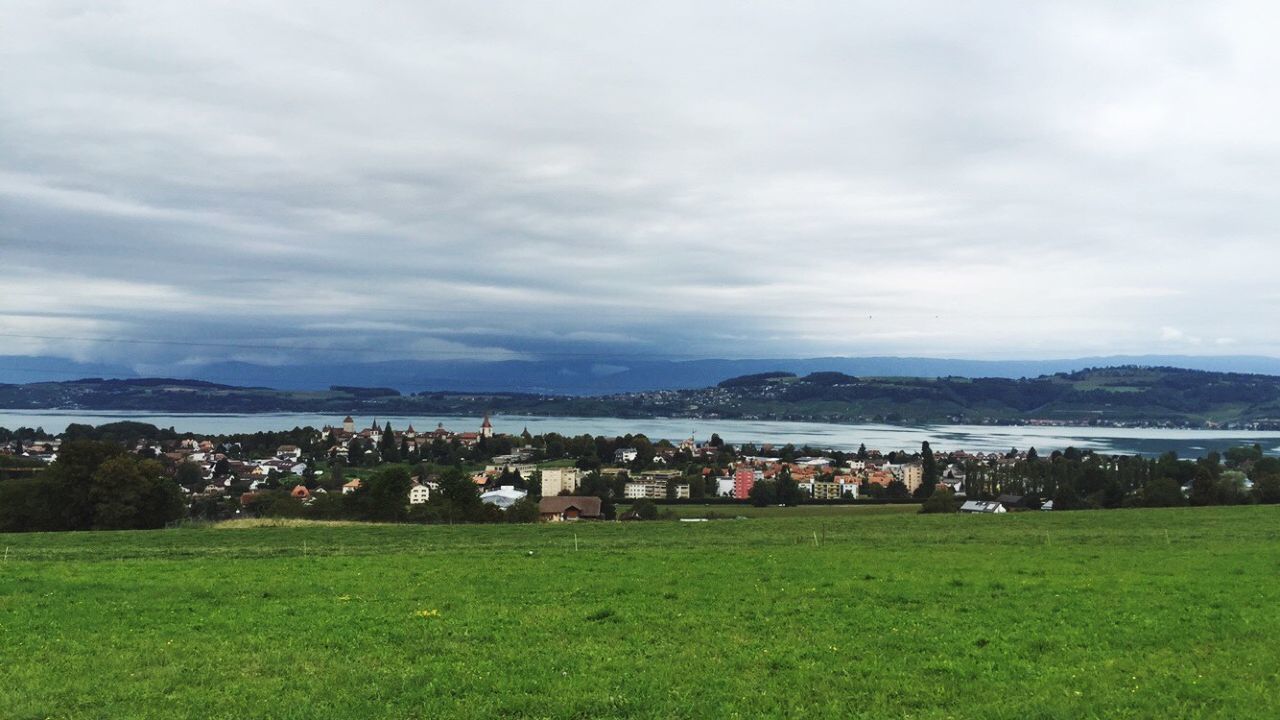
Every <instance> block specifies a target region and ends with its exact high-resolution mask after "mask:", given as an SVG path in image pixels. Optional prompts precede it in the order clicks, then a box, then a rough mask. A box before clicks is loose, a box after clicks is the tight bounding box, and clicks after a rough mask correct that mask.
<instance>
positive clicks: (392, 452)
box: [379, 420, 400, 463]
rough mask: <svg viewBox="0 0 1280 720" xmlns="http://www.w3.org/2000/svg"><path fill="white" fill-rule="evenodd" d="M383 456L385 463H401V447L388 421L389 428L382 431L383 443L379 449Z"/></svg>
mask: <svg viewBox="0 0 1280 720" xmlns="http://www.w3.org/2000/svg"><path fill="white" fill-rule="evenodd" d="M379 450H381V451H382V452H381V454H382V461H383V462H390V463H395V462H400V445H399V444H398V443H397V442H396V434H395V432H394V431H392V429H391V421H389V420H388V421H387V427H386V428H384V429H383V431H382V443H381V446H380V447H379Z"/></svg>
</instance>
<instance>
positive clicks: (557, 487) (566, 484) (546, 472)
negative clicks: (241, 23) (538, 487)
mask: <svg viewBox="0 0 1280 720" xmlns="http://www.w3.org/2000/svg"><path fill="white" fill-rule="evenodd" d="M578 477H579V474H578V468H574V467H567V468H542V497H555V496H556V495H559V494H560V493H568V494H570V495H572V494H573V493H576V492H578Z"/></svg>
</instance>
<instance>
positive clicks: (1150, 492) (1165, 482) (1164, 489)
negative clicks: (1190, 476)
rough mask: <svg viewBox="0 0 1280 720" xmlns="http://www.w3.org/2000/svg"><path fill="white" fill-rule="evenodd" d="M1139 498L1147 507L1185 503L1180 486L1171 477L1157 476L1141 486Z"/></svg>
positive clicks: (1179, 505)
mask: <svg viewBox="0 0 1280 720" xmlns="http://www.w3.org/2000/svg"><path fill="white" fill-rule="evenodd" d="M1140 500H1141V502H1142V504H1143V505H1145V506H1147V507H1181V506H1183V505H1186V504H1187V499H1186V498H1185V497H1183V496H1182V487H1181V486H1179V485H1178V483H1177V481H1175V480H1174V479H1173V478H1169V477H1164V476H1158V477H1156V478H1155V479H1153V480H1151V481H1150V482H1148V483H1147V484H1146V485H1145V486H1144V487H1143V488H1142V495H1141V497H1140Z"/></svg>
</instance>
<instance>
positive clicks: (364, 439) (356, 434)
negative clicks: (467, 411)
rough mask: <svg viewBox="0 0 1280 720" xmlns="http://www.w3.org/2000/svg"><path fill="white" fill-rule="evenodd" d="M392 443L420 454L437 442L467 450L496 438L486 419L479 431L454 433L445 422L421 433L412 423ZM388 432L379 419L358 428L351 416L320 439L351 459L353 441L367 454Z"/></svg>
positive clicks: (327, 429) (324, 431)
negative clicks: (460, 446)
mask: <svg viewBox="0 0 1280 720" xmlns="http://www.w3.org/2000/svg"><path fill="white" fill-rule="evenodd" d="M391 432H392V440H393V442H394V443H395V445H396V447H406V448H407V449H409V450H416V451H418V452H419V453H421V452H423V451H425V450H426V449H427V448H429V447H431V445H432V444H434V443H436V442H446V443H451V442H455V441H456V442H458V443H460V444H462V445H463V446H465V447H473V446H475V445H478V444H479V443H480V441H481V440H482V439H484V438H491V437H493V423H492V422H490V421H489V416H488V415H486V416H485V417H484V421H483V422H482V423H481V424H480V430H479V432H457V433H456V432H453V431H451V430H447V429H445V427H444V424H443V423H439V424H437V425H436V427H435V429H434V430H428V431H425V432H419V431H418V430H415V429H414V427H413V424H412V423H410V424H409V426H408V427H407V428H405V429H404V430H403V431H400V430H395V429H393V430H392V431H391ZM385 433H386V428H385V427H379V426H378V421H377V419H374V421H373V425H370V426H369V427H367V428H361V429H356V422H355V420H354V419H352V417H351V416H350V415H348V416H347V417H345V418H343V420H342V424H341V425H339V426H338V427H333V426H330V425H325V426H324V428H323V429H321V430H320V439H321V441H322V442H327V443H329V445H330V450H331V452H332V453H333V454H334V455H335V456H336V457H338V458H341V459H343V460H348V459H349V458H348V455H349V453H350V449H351V442H352V441H353V440H360V441H361V443H362V446H361V447H362V450H363V451H364V452H375V448H377V447H380V446H381V445H382V444H383V441H384V437H383V435H384V434H385Z"/></svg>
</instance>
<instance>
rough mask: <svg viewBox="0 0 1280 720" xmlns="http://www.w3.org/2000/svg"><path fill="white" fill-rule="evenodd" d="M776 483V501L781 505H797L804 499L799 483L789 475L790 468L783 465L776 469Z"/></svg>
mask: <svg viewBox="0 0 1280 720" xmlns="http://www.w3.org/2000/svg"><path fill="white" fill-rule="evenodd" d="M776 485H777V487H776V490H775V492H776V495H777V497H776V498H775V499H776V501H777V502H779V503H781V504H783V505H799V504H800V503H801V502H803V501H804V493H803V492H802V491H801V490H800V485H799V484H798V483H796V481H795V480H794V479H793V478H792V477H791V469H790V468H788V467H786V466H785V465H784V466H783V468H782V469H781V470H780V471H778V479H777V482H776Z"/></svg>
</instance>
